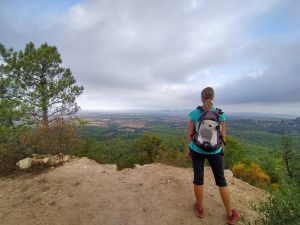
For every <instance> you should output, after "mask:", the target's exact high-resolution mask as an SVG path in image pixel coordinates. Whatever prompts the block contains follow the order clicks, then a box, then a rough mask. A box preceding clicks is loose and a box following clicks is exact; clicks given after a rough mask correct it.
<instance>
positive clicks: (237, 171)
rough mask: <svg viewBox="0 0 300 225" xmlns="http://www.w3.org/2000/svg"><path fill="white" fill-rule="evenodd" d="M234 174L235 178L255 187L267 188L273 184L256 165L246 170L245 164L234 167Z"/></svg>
mask: <svg viewBox="0 0 300 225" xmlns="http://www.w3.org/2000/svg"><path fill="white" fill-rule="evenodd" d="M232 172H233V175H234V176H235V177H237V178H240V179H242V180H244V181H246V182H248V183H250V184H252V185H254V186H258V187H266V186H268V185H270V184H271V180H270V177H269V176H268V175H267V174H266V173H265V172H264V171H263V170H262V168H260V166H259V165H257V164H255V163H251V166H250V167H249V168H246V167H245V165H244V164H243V163H238V164H236V165H234V166H233V167H232Z"/></svg>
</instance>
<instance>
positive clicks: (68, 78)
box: [5, 42, 83, 125]
mask: <svg viewBox="0 0 300 225" xmlns="http://www.w3.org/2000/svg"><path fill="white" fill-rule="evenodd" d="M5 63H6V67H8V68H9V70H10V71H9V72H10V73H12V74H13V75H14V76H15V77H17V78H18V81H19V82H20V87H21V89H22V96H21V100H22V102H24V103H26V104H27V105H28V107H27V112H28V113H29V115H30V116H31V117H33V118H35V119H36V120H37V121H39V122H43V123H44V124H45V125H48V123H49V122H51V121H52V120H54V119H56V118H59V117H63V116H69V115H72V114H74V113H76V112H77V111H78V109H79V107H78V106H77V104H76V102H75V100H76V97H78V96H79V95H80V94H81V93H82V91H83V86H78V85H76V80H75V78H74V77H73V75H72V72H71V70H70V69H69V68H63V67H61V66H60V65H61V63H62V59H61V56H60V54H59V52H58V50H57V48H56V47H55V46H50V45H48V44H47V43H44V44H42V45H41V46H40V47H39V48H35V46H34V44H33V43H32V42H29V43H28V44H26V47H25V50H24V51H19V52H12V54H11V56H10V57H6V58H5Z"/></svg>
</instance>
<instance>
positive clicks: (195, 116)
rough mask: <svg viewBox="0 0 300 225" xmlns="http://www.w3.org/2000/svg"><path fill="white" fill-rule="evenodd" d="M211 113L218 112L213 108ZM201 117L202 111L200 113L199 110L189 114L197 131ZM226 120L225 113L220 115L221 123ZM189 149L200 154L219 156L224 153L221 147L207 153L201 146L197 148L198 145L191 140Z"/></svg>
mask: <svg viewBox="0 0 300 225" xmlns="http://www.w3.org/2000/svg"><path fill="white" fill-rule="evenodd" d="M211 111H216V108H215V107H213V108H212V109H211ZM200 116H201V111H200V110H199V109H194V110H193V111H191V112H190V113H189V118H190V120H191V121H193V122H194V126H195V127H194V129H195V130H196V129H197V127H198V120H199V118H200ZM225 119H226V116H225V113H222V114H221V115H220V121H221V122H224V121H225ZM189 147H190V148H191V149H192V150H193V151H195V152H198V153H201V154H218V153H220V152H221V151H222V147H220V148H218V149H217V150H216V151H213V152H206V151H204V150H203V149H202V148H200V147H199V146H197V145H196V144H195V143H194V141H193V140H191V142H190V145H189Z"/></svg>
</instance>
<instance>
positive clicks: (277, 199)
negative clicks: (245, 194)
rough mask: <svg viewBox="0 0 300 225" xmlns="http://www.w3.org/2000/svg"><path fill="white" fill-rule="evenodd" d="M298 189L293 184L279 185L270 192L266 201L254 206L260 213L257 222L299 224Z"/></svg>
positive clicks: (273, 224)
mask: <svg viewBox="0 0 300 225" xmlns="http://www.w3.org/2000/svg"><path fill="white" fill-rule="evenodd" d="M299 209H300V190H299V187H297V186H294V185H281V186H280V188H276V189H275V190H274V191H273V192H271V193H270V195H269V197H268V199H267V201H265V202H263V203H262V204H261V205H260V206H258V207H257V208H256V210H257V211H258V212H260V213H261V218H260V219H259V220H258V223H259V224H263V225H283V224H284V225H299V224H300V219H299V218H300V210H299Z"/></svg>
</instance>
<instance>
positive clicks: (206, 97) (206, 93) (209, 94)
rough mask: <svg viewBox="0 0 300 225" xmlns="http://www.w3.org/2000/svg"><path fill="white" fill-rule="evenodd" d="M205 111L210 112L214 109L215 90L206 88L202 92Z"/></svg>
mask: <svg viewBox="0 0 300 225" xmlns="http://www.w3.org/2000/svg"><path fill="white" fill-rule="evenodd" d="M201 97H202V101H203V108H204V110H206V111H208V110H210V109H211V108H212V107H213V102H212V100H213V99H214V89H212V88H211V87H206V88H204V89H203V90H202V91H201Z"/></svg>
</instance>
